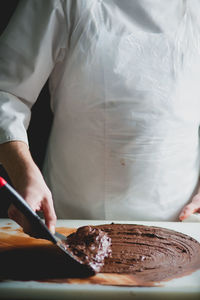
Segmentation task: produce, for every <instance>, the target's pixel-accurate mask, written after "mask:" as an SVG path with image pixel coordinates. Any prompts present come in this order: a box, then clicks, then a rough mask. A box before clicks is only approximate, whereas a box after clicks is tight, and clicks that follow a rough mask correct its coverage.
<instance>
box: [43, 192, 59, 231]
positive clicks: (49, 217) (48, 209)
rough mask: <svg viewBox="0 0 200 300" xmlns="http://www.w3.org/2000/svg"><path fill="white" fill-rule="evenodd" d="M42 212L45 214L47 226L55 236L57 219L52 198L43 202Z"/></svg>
mask: <svg viewBox="0 0 200 300" xmlns="http://www.w3.org/2000/svg"><path fill="white" fill-rule="evenodd" d="M42 210H43V213H44V218H45V224H46V225H47V227H48V229H49V230H50V231H51V233H53V234H54V233H55V227H56V220H57V217H56V214H55V210H54V206H53V200H52V198H49V199H46V200H45V201H44V202H43V205H42Z"/></svg>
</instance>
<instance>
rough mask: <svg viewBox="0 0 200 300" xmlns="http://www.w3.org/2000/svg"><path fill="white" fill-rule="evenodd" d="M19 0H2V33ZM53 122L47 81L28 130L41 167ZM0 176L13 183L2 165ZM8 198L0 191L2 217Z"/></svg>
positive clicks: (35, 156)
mask: <svg viewBox="0 0 200 300" xmlns="http://www.w3.org/2000/svg"><path fill="white" fill-rule="evenodd" d="M41 1H43V0H41ZM18 2H19V0H1V1H0V34H1V33H2V32H3V30H4V29H5V28H6V26H7V24H8V22H9V19H10V18H11V16H12V14H13V13H14V10H15V8H16V6H17V4H18ZM0 72H1V70H0ZM51 123H52V112H51V110H50V106H49V90H48V82H47V83H46V84H45V86H44V87H43V89H42V90H41V93H40V95H39V97H38V99H37V102H36V103H35V104H34V106H33V107H32V116H31V121H30V124H29V127H28V131H27V133H28V139H29V147H30V151H31V154H32V156H33V159H34V161H35V162H36V164H37V165H38V167H39V168H40V169H41V168H42V164H43V160H44V155H45V149H46V144H47V141H48V136H49V131H50V128H51ZM0 176H2V177H4V178H5V179H6V180H7V181H8V182H9V183H11V182H10V179H9V177H8V175H7V173H6V171H5V170H4V168H3V166H2V165H0ZM6 198H7V197H6V194H5V193H4V192H1V191H0V217H7V208H8V203H6Z"/></svg>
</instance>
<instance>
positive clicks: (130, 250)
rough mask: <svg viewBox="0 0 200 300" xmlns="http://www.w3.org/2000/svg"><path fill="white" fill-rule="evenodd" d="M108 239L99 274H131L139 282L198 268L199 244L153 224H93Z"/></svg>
mask: <svg viewBox="0 0 200 300" xmlns="http://www.w3.org/2000/svg"><path fill="white" fill-rule="evenodd" d="M95 228H98V229H101V230H103V231H105V232H106V233H107V234H108V236H109V237H110V238H111V241H112V245H111V250H112V256H111V257H108V258H106V259H105V264H104V266H103V267H102V268H101V273H126V274H127V273H129V274H130V273H131V274H133V275H136V276H137V278H139V279H142V280H143V281H146V282H148V281H156V282H158V281H162V280H169V279H171V278H173V277H180V276H183V275H185V274H189V273H191V272H193V271H195V270H197V269H199V268H200V243H199V242H198V241H196V240H195V239H193V238H192V237H190V236H188V235H185V234H182V233H179V232H176V231H174V230H170V229H165V228H161V227H154V226H144V225H133V224H108V225H107V224H106V225H100V226H95Z"/></svg>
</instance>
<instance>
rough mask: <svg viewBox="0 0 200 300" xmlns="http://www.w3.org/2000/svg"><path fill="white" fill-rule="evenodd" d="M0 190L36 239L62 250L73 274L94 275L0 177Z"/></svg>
mask: <svg viewBox="0 0 200 300" xmlns="http://www.w3.org/2000/svg"><path fill="white" fill-rule="evenodd" d="M0 189H2V190H3V189H6V190H7V192H8V194H9V200H10V202H11V203H13V205H14V206H15V207H17V208H18V209H19V210H20V211H21V212H22V213H23V215H24V216H25V217H26V218H27V220H28V222H29V224H30V227H31V229H32V230H33V232H34V234H35V235H37V237H38V238H42V239H46V240H49V241H51V242H52V243H53V244H55V245H56V246H57V247H59V249H61V250H62V252H63V253H64V254H65V256H66V259H67V261H68V263H69V265H70V267H71V268H73V273H74V270H76V273H77V274H80V277H87V276H92V275H94V274H95V271H94V270H93V268H92V267H91V266H90V265H87V264H83V263H82V262H81V261H79V260H78V259H77V258H76V257H75V256H73V254H72V253H71V252H69V251H68V250H67V247H66V241H67V237H66V236H64V235H62V234H60V233H59V232H55V234H52V233H51V232H50V231H49V229H48V228H47V226H46V225H45V223H44V222H43V220H42V219H41V218H40V217H39V216H38V214H37V213H35V212H34V211H33V210H32V208H31V207H30V206H29V205H28V203H27V202H26V201H25V200H24V199H23V197H22V196H21V195H20V194H19V193H18V192H17V191H16V190H15V189H14V188H13V187H12V186H11V185H10V184H9V183H8V182H6V180H5V179H4V178H2V177H0Z"/></svg>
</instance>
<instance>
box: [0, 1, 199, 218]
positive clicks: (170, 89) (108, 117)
mask: <svg viewBox="0 0 200 300" xmlns="http://www.w3.org/2000/svg"><path fill="white" fill-rule="evenodd" d="M199 11H200V4H199V1H195V0H194V1H187V0H186V1H180V0H170V1H165V0H156V1H155V0H132V1H131V0H123V1H122V0H121V1H120V0H87V1H86V0H43V1H41V0H25V1H21V2H20V4H19V6H18V8H17V10H16V12H15V14H14V16H13V17H12V19H11V21H10V23H9V25H8V27H7V29H6V30H5V32H4V34H3V35H2V37H1V41H0V90H1V93H0V143H5V142H7V141H12V140H20V141H24V142H26V143H28V140H27V134H26V129H27V127H28V124H29V120H30V115H31V107H32V105H33V104H34V102H35V101H36V100H37V97H38V95H39V93H40V91H41V89H42V87H43V85H44V84H45V82H46V81H47V79H48V78H49V82H50V95H51V99H50V100H51V108H52V111H53V114H54V120H53V125H52V131H51V134H50V138H49V142H48V148H47V153H46V159H45V164H44V176H45V180H46V182H47V184H48V186H49V188H50V190H51V191H52V194H53V199H54V204H55V209H56V213H57V216H58V218H71V219H73V218H76V219H110V220H161V221H164V220H165V221H170V220H171V221H175V220H177V216H178V214H179V213H180V210H181V209H182V207H183V206H184V205H185V204H186V203H187V202H189V201H190V199H191V197H192V195H194V193H195V190H196V188H197V184H198V179H199V122H200V24H199V23H200V20H199V19H200V13H199ZM44 122H45V115H44Z"/></svg>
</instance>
